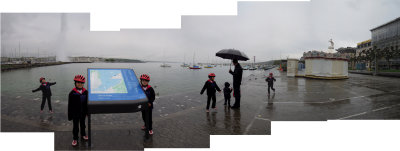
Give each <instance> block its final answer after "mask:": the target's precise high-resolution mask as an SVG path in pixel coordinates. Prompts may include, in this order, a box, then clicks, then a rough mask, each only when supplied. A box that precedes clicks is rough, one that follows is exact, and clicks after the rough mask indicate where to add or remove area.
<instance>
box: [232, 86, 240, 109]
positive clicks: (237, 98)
mask: <svg viewBox="0 0 400 151" xmlns="http://www.w3.org/2000/svg"><path fill="white" fill-rule="evenodd" d="M233 93H234V95H235V104H233V107H240V85H237V86H235V85H234V86H233Z"/></svg>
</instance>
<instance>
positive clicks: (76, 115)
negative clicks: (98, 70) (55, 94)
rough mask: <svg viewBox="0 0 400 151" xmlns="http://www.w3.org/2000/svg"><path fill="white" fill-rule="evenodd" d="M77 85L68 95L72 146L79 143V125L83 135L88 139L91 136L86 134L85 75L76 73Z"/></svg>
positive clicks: (86, 101) (86, 98) (86, 97)
mask: <svg viewBox="0 0 400 151" xmlns="http://www.w3.org/2000/svg"><path fill="white" fill-rule="evenodd" d="M74 81H75V87H74V88H73V89H72V90H71V92H70V93H69V95H68V120H69V121H71V120H72V123H73V128H72V135H73V140H72V146H76V145H77V144H78V133H79V127H80V131H81V137H82V138H83V139H84V140H85V141H86V140H88V139H89V138H88V137H87V136H86V130H85V128H86V125H85V119H86V116H87V110H88V109H87V103H88V91H87V90H86V89H85V88H84V87H83V85H85V81H86V80H85V77H84V76H82V75H76V76H75V78H74Z"/></svg>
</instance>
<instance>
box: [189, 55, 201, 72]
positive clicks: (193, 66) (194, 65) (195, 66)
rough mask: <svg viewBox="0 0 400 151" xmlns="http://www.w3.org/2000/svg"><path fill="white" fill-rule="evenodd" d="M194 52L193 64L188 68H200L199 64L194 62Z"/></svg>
mask: <svg viewBox="0 0 400 151" xmlns="http://www.w3.org/2000/svg"><path fill="white" fill-rule="evenodd" d="M195 55H196V53H194V54H193V65H192V66H190V67H189V69H201V67H200V66H198V65H196V64H195V63H194V57H195Z"/></svg>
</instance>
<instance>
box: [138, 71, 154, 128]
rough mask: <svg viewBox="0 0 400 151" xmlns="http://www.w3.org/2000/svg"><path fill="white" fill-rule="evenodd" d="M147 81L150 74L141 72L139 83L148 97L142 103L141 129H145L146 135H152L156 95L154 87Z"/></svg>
mask: <svg viewBox="0 0 400 151" xmlns="http://www.w3.org/2000/svg"><path fill="white" fill-rule="evenodd" d="M149 82H150V76H148V75H147V74H142V75H141V76H140V85H141V86H142V88H143V90H144V92H145V93H146V96H147V98H148V99H149V101H148V102H147V104H145V105H143V107H144V108H143V110H142V118H143V122H144V126H142V130H146V135H147V134H150V135H153V117H152V116H153V102H154V100H155V98H156V95H155V92H154V89H153V88H152V87H151V86H150V85H149ZM146 121H147V122H146Z"/></svg>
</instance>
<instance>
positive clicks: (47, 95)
mask: <svg viewBox="0 0 400 151" xmlns="http://www.w3.org/2000/svg"><path fill="white" fill-rule="evenodd" d="M55 84H56V82H54V83H50V82H46V83H43V84H40V86H39V88H37V89H35V90H32V92H36V91H39V90H42V104H41V105H40V110H43V108H44V105H45V104H46V99H47V103H48V106H49V110H50V111H53V109H52V108H51V89H50V86H52V85H55Z"/></svg>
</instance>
